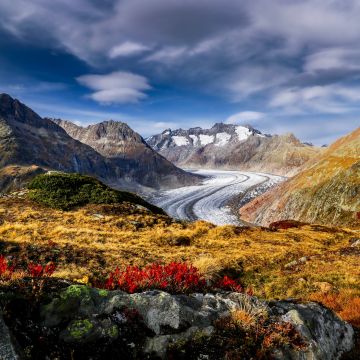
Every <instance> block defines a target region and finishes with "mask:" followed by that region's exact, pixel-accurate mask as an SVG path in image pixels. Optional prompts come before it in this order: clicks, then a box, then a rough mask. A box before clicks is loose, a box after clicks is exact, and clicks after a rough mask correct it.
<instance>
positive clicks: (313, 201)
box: [240, 128, 360, 226]
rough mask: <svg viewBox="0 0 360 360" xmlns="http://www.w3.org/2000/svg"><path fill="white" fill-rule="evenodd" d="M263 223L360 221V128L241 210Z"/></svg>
mask: <svg viewBox="0 0 360 360" xmlns="http://www.w3.org/2000/svg"><path fill="white" fill-rule="evenodd" d="M240 214H241V218H242V219H244V220H245V221H248V222H252V223H256V224H259V225H265V226H267V225H269V224H270V223H272V222H274V221H279V220H285V219H294V220H299V221H304V222H309V223H321V224H325V225H339V226H359V224H360V222H359V221H360V128H358V129H356V130H355V131H353V132H352V133H350V134H348V135H346V136H344V137H342V138H341V139H339V140H337V141H336V142H335V143H334V144H332V145H331V146H330V147H329V148H327V149H326V151H325V152H324V154H323V155H322V156H320V157H319V158H317V159H313V160H312V161H310V162H309V163H308V164H307V165H306V168H305V169H304V170H303V171H302V172H300V173H299V174H298V175H296V176H295V177H293V178H292V179H289V180H288V181H285V182H284V183H282V184H280V185H278V186H277V187H276V188H273V189H272V190H270V191H268V192H266V193H265V194H263V195H262V196H260V197H258V198H256V199H254V200H253V201H251V202H250V203H248V204H247V205H245V206H244V207H242V208H241V209H240Z"/></svg>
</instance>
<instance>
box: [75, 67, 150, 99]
mask: <svg viewBox="0 0 360 360" xmlns="http://www.w3.org/2000/svg"><path fill="white" fill-rule="evenodd" d="M77 81H78V82H79V83H80V84H81V85H84V86H86V87H88V88H89V89H91V90H95V91H94V92H93V93H92V94H90V98H91V99H93V100H95V101H97V102H99V103H103V104H112V103H117V104H125V103H136V102H138V101H139V100H142V99H144V98H146V96H147V95H146V94H145V91H146V90H149V89H151V86H150V85H149V83H148V80H147V79H146V78H145V77H144V76H141V75H137V74H133V73H129V72H123V71H116V72H112V73H110V74H106V75H82V76H79V77H78V78H77Z"/></svg>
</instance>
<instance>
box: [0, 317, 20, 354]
mask: <svg viewBox="0 0 360 360" xmlns="http://www.w3.org/2000/svg"><path fill="white" fill-rule="evenodd" d="M0 359H1V360H17V359H19V356H18V353H17V350H16V347H15V344H14V340H13V339H12V337H11V335H10V332H9V329H8V327H7V326H6V324H5V322H4V319H3V317H2V314H1V312H0Z"/></svg>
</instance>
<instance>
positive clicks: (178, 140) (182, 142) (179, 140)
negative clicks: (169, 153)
mask: <svg viewBox="0 0 360 360" xmlns="http://www.w3.org/2000/svg"><path fill="white" fill-rule="evenodd" d="M172 138H173V140H174V143H175V145H176V146H186V145H189V140H188V139H187V138H186V137H185V136H173V137H172Z"/></svg>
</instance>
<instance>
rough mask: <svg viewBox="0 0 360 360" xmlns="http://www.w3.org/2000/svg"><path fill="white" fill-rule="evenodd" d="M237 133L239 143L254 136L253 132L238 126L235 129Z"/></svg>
mask: <svg viewBox="0 0 360 360" xmlns="http://www.w3.org/2000/svg"><path fill="white" fill-rule="evenodd" d="M235 132H236V133H237V135H238V139H239V141H243V140H246V139H247V138H248V137H249V136H250V135H251V134H252V132H251V131H250V130H249V129H248V128H246V127H245V126H237V127H236V128H235Z"/></svg>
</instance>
